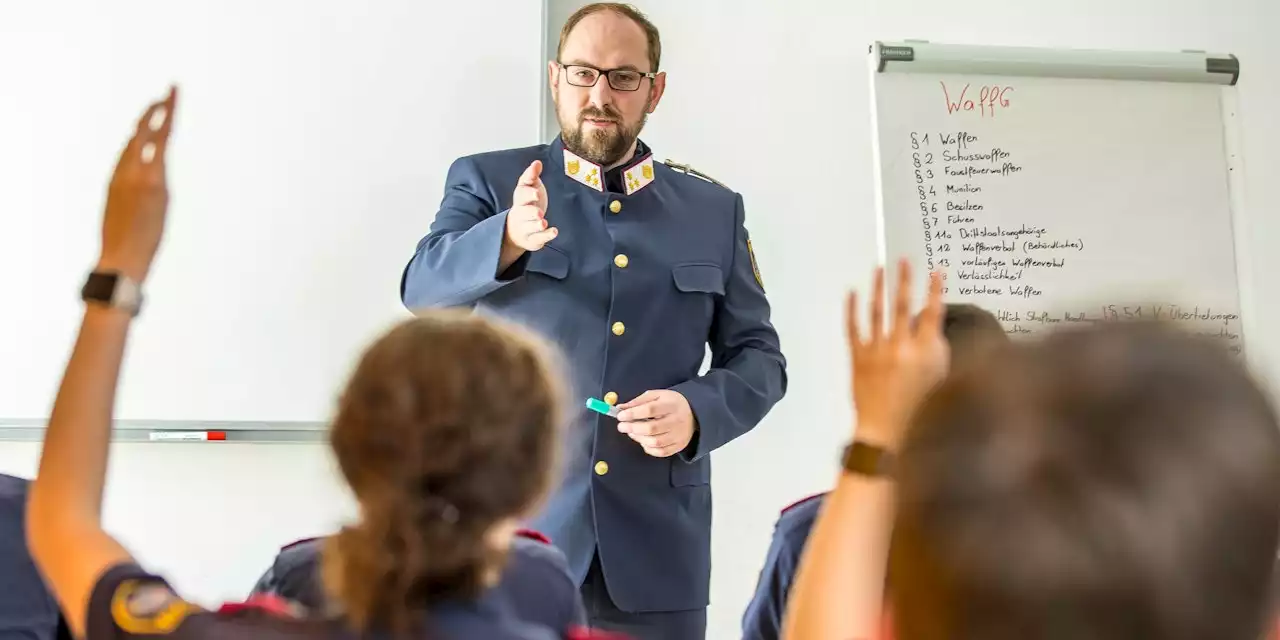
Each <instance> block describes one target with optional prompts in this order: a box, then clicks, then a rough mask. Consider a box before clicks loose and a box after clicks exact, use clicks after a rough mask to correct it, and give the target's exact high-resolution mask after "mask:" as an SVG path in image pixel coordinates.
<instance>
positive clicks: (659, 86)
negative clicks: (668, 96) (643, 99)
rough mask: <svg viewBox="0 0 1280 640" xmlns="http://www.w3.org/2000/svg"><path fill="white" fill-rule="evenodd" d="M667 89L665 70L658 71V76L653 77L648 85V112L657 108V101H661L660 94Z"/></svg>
mask: <svg viewBox="0 0 1280 640" xmlns="http://www.w3.org/2000/svg"><path fill="white" fill-rule="evenodd" d="M666 90H667V72H666V71H659V72H658V76H657V77H656V78H654V79H653V84H652V86H650V87H649V113H653V112H654V111H657V110H658V103H659V102H661V101H662V94H663V93H664V92H666Z"/></svg>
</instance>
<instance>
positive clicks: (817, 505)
mask: <svg viewBox="0 0 1280 640" xmlns="http://www.w3.org/2000/svg"><path fill="white" fill-rule="evenodd" d="M825 495H826V494H825V493H822V494H818V495H816V496H812V497H809V498H805V499H804V500H801V501H800V502H797V503H795V504H793V505H791V506H789V507H787V508H786V509H783V510H782V514H781V515H779V516H778V523H777V524H776V525H775V526H774V528H773V541H772V542H770V543H769V555H768V557H766V558H765V561H764V567H763V568H762V569H760V579H759V580H758V581H757V582H756V593H755V595H754V596H752V597H751V603H750V604H748V605H747V611H746V613H744V614H743V616H742V638H743V640H778V638H780V637H782V618H783V614H784V613H786V610H787V593H788V592H789V591H791V583H792V582H793V581H794V580H795V577H796V570H797V569H799V568H800V556H801V554H803V553H804V544H805V542H806V541H807V540H808V539H809V532H810V531H812V530H813V524H814V522H816V521H817V519H818V513H819V512H821V511H822V499H823V496H825Z"/></svg>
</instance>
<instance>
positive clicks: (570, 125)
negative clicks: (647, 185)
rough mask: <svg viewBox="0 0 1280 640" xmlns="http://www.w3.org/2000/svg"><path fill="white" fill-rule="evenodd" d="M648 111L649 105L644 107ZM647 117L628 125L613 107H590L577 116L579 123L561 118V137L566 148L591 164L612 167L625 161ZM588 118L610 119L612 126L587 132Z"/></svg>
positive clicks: (594, 128) (593, 128)
mask: <svg viewBox="0 0 1280 640" xmlns="http://www.w3.org/2000/svg"><path fill="white" fill-rule="evenodd" d="M648 111H649V105H648V104H645V109H644V113H648ZM646 118H647V116H643V115H642V116H640V119H639V120H637V121H636V122H634V123H631V124H630V125H628V124H627V123H625V122H623V120H622V116H621V115H619V114H618V112H616V111H614V110H613V108H612V107H609V106H606V107H605V108H604V109H603V110H601V109H597V108H595V107H587V108H586V109H583V110H582V111H581V112H579V113H578V118H577V122H573V121H568V122H566V119H565V117H564V116H559V120H560V134H561V138H562V139H563V140H564V146H565V148H566V149H568V150H569V151H572V152H573V153H575V154H577V155H578V156H579V157H581V158H582V159H584V160H587V161H588V162H594V163H596V164H598V165H600V166H602V167H609V166H612V165H614V164H616V163H617V162H618V161H619V160H622V156H623V155H624V154H625V153H627V152H628V151H630V150H631V145H632V144H634V143H635V141H636V138H639V137H640V130H641V129H644V124H645V120H646ZM587 119H592V120H608V121H610V122H612V123H613V124H612V125H611V126H607V127H592V128H591V130H589V131H588V130H586V128H585V122H586V120H587Z"/></svg>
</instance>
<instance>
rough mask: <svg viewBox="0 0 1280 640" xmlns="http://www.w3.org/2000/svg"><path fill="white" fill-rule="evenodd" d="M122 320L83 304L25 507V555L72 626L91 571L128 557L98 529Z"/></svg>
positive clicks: (94, 575)
mask: <svg viewBox="0 0 1280 640" xmlns="http://www.w3.org/2000/svg"><path fill="white" fill-rule="evenodd" d="M130 322H131V318H130V316H129V314H128V313H127V312H125V311H121V310H118V309H108V308H105V307H96V306H90V307H88V308H86V310H85V313H84V320H83V323H82V325H81V327H80V334H79V337H78V338H77V340H76V344H75V349H74V350H73V351H72V354H71V359H70V362H69V363H68V364H67V369H66V373H65V374H64V376H63V379H62V385H61V387H60V388H59V390H58V395H57V399H56V401H55V403H54V407H53V412H52V414H51V415H50V418H49V425H48V429H47V431H46V433H45V440H44V450H43V452H42V454H41V458H40V472H39V474H38V476H37V477H36V480H35V482H34V483H33V485H32V489H31V496H30V503H29V506H28V523H27V527H28V540H29V543H30V545H31V549H32V553H33V555H34V556H35V559H36V561H37V563H38V564H39V566H40V569H41V571H42V573H44V575H45V577H46V579H47V580H48V581H49V583H50V585H51V587H52V588H53V590H54V592H55V593H56V594H57V596H58V599H59V601H60V602H61V604H62V607H63V609H64V611H65V612H66V613H67V616H68V622H69V624H71V626H72V627H73V629H77V630H79V629H81V628H82V623H83V618H84V613H85V608H86V606H87V602H88V599H89V595H90V592H91V591H92V589H93V585H94V583H95V582H96V581H97V579H98V576H99V574H100V573H101V572H102V571H103V570H105V569H106V568H108V567H109V566H111V565H112V564H114V563H116V562H120V561H124V560H127V559H128V558H129V556H128V553H127V552H125V551H124V549H123V548H122V547H120V546H119V545H118V544H116V543H115V541H113V540H111V539H110V537H108V536H107V535H106V534H105V533H104V532H103V531H102V494H103V485H104V481H105V477H106V471H107V453H108V452H107V449H108V447H109V445H110V440H111V416H112V409H113V407H114V404H115V393H116V381H117V379H118V377H119V372H120V365H121V361H122V360H123V357H124V347H125V342H126V338H127V336H128V332H129V325H130Z"/></svg>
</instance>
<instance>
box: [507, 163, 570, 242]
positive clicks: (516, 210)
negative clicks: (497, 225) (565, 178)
mask: <svg viewBox="0 0 1280 640" xmlns="http://www.w3.org/2000/svg"><path fill="white" fill-rule="evenodd" d="M559 233H560V232H559V231H558V230H557V229H556V228H555V227H549V226H548V225H547V188H546V186H544V185H543V184H542V161H541V160H534V161H533V163H532V164H530V165H529V168H528V169H525V170H524V173H523V174H521V175H520V182H519V183H518V184H517V185H516V190H515V193H514V194H512V196H511V210H510V211H509V212H507V237H506V243H507V245H508V246H510V247H515V248H517V249H523V250H524V251H537V250H538V249H541V248H542V247H543V246H544V245H546V244H547V243H548V242H551V240H552V238H555V237H556V235H557V234H559Z"/></svg>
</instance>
